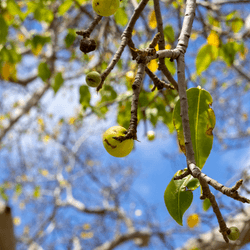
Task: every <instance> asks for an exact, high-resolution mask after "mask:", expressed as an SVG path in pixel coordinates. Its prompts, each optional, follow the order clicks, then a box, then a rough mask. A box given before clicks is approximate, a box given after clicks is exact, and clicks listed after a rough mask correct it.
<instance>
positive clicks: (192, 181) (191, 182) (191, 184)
mask: <svg viewBox="0 0 250 250" xmlns="http://www.w3.org/2000/svg"><path fill="white" fill-rule="evenodd" d="M188 178H189V179H188V183H187V185H186V187H187V188H188V189H190V190H195V189H196V188H198V187H199V186H200V182H199V180H198V179H197V178H194V177H193V176H191V175H188Z"/></svg>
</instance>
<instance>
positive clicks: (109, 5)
mask: <svg viewBox="0 0 250 250" xmlns="http://www.w3.org/2000/svg"><path fill="white" fill-rule="evenodd" d="M119 5H120V0H93V2H92V7H93V9H94V11H95V12H96V13H97V14H98V15H100V16H111V15H113V14H114V13H115V12H116V11H117V10H118V8H119Z"/></svg>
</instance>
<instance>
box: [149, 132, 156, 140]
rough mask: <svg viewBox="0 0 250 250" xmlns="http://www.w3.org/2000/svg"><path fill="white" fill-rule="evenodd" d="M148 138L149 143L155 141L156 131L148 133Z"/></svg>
mask: <svg viewBox="0 0 250 250" xmlns="http://www.w3.org/2000/svg"><path fill="white" fill-rule="evenodd" d="M147 137H148V140H149V141H153V140H154V138H155V132H154V131H148V132H147Z"/></svg>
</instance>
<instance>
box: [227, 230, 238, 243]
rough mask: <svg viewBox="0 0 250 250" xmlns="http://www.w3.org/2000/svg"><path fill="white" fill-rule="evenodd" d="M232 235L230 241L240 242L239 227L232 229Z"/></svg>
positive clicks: (229, 236)
mask: <svg viewBox="0 0 250 250" xmlns="http://www.w3.org/2000/svg"><path fill="white" fill-rule="evenodd" d="M230 230H231V233H230V234H229V235H228V238H229V239H230V240H238V239H239V237H240V230H239V229H238V228H237V227H230Z"/></svg>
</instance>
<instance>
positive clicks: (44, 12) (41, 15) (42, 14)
mask: <svg viewBox="0 0 250 250" xmlns="http://www.w3.org/2000/svg"><path fill="white" fill-rule="evenodd" d="M34 18H35V19H36V20H37V21H39V22H42V21H44V22H47V23H51V22H52V20H53V18H54V14H53V12H52V11H51V10H49V9H47V8H45V7H43V6H41V5H39V6H37V8H36V10H35V11H34Z"/></svg>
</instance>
